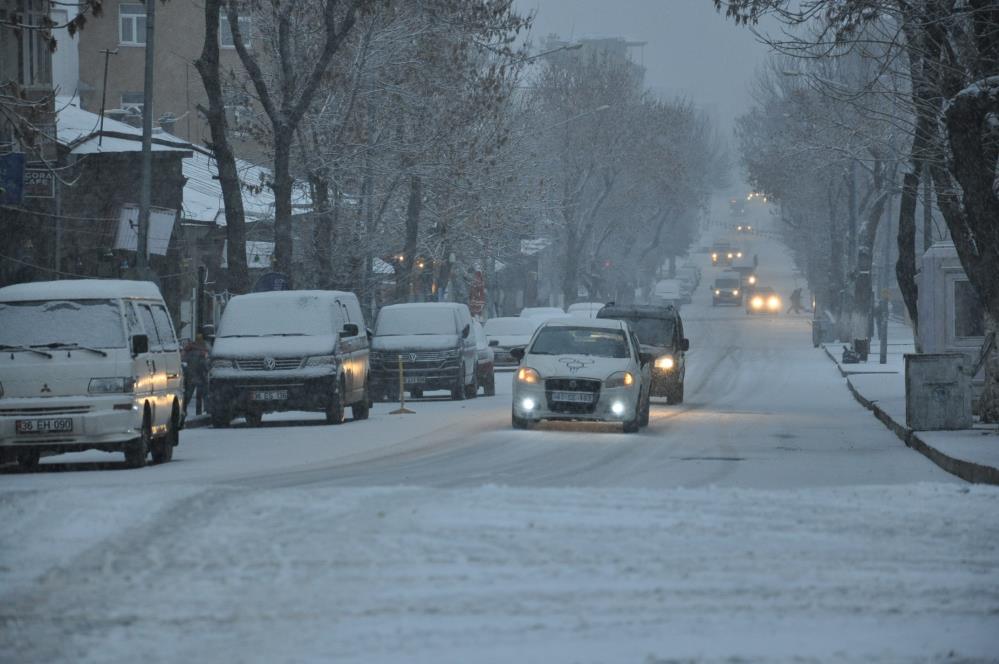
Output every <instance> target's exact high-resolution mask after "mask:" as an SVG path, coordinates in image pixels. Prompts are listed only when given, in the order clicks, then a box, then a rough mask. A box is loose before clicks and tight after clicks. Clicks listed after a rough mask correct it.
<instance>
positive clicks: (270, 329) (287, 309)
mask: <svg viewBox="0 0 999 664" xmlns="http://www.w3.org/2000/svg"><path fill="white" fill-rule="evenodd" d="M333 323H334V321H333V312H332V310H331V306H330V305H329V304H328V303H327V302H325V301H323V300H321V299H319V298H317V297H315V296H310V295H300V296H296V297H267V298H255V297H252V296H250V298H249V299H245V300H244V299H240V298H233V299H232V301H230V302H229V306H227V307H226V308H225V313H223V314H222V324H221V327H220V329H219V332H220V334H219V336H220V337H222V338H228V337H274V336H305V335H328V334H335V333H336V330H334V326H333Z"/></svg>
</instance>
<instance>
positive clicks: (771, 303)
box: [767, 296, 780, 309]
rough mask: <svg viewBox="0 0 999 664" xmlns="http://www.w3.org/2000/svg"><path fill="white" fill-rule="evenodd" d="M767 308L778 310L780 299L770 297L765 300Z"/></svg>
mask: <svg viewBox="0 0 999 664" xmlns="http://www.w3.org/2000/svg"><path fill="white" fill-rule="evenodd" d="M767 306H768V307H770V308H771V309H779V308H780V298H779V297H776V296H771V297H770V299H769V300H767Z"/></svg>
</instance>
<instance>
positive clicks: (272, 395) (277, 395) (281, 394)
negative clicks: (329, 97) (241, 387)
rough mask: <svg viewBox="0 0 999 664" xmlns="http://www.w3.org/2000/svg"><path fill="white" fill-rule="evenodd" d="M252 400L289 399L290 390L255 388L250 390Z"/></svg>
mask: <svg viewBox="0 0 999 664" xmlns="http://www.w3.org/2000/svg"><path fill="white" fill-rule="evenodd" d="M250 400H251V401H287V400H288V390H254V391H253V392H250Z"/></svg>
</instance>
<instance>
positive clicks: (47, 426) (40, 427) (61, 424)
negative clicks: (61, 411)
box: [14, 417, 73, 433]
mask: <svg viewBox="0 0 999 664" xmlns="http://www.w3.org/2000/svg"><path fill="white" fill-rule="evenodd" d="M14 426H15V428H16V429H17V432H18V433H67V432H70V431H72V430H73V419H72V418H70V417H52V418H48V419H44V420H17V421H16V422H15V424H14Z"/></svg>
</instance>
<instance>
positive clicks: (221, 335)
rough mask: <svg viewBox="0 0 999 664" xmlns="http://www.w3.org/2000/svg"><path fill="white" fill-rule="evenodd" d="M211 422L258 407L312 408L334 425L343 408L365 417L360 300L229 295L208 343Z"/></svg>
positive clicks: (252, 415)
mask: <svg viewBox="0 0 999 664" xmlns="http://www.w3.org/2000/svg"><path fill="white" fill-rule="evenodd" d="M210 362H211V364H210V367H211V368H210V372H209V390H208V410H209V412H210V413H211V418H212V425H213V426H215V427H227V426H229V423H230V422H232V419H233V418H234V417H237V416H240V415H241V416H243V417H244V418H245V419H246V422H247V424H249V425H250V426H258V425H259V424H260V422H261V419H262V418H263V415H264V413H269V412H275V411H287V410H318V411H322V412H325V413H326V421H327V422H329V423H330V424H340V423H341V422H343V419H344V409H345V407H346V406H350V409H351V414H352V415H353V416H354V419H355V420H364V419H367V417H368V411H369V408H370V406H371V402H370V397H369V390H368V330H367V328H366V327H365V325H364V315H363V313H362V312H361V304H360V302H358V300H357V296H356V295H354V294H353V293H345V292H342V291H321V290H298V291H269V292H265V293H251V294H249V295H237V296H236V297H234V298H232V299H231V300H229V304H227V305H226V308H225V311H224V312H223V313H222V322H221V324H220V326H219V330H218V335H217V336H216V337H215V345H214V347H213V348H212V354H211V359H210Z"/></svg>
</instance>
